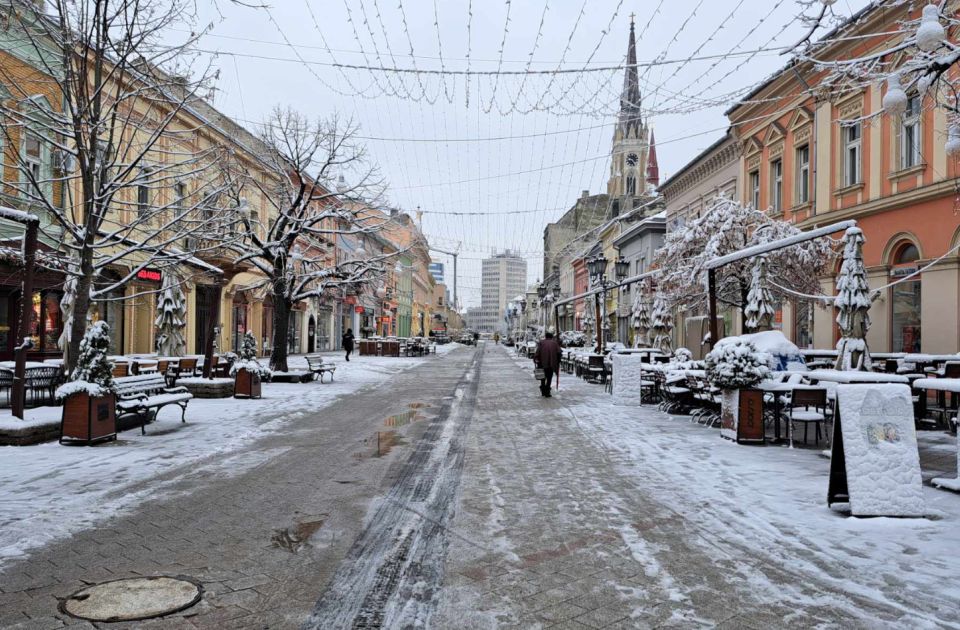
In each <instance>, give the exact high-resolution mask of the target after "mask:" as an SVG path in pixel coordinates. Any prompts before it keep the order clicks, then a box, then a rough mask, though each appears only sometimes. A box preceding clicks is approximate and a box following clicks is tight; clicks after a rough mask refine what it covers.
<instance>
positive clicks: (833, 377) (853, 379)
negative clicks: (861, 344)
mask: <svg viewBox="0 0 960 630" xmlns="http://www.w3.org/2000/svg"><path fill="white" fill-rule="evenodd" d="M805 374H806V376H807V378H809V379H810V381H811V382H813V383H814V384H816V383H819V382H820V381H828V382H831V383H843V384H846V385H849V384H851V383H858V384H859V383H902V384H904V385H909V384H910V379H908V378H907V377H906V376H904V375H903V374H886V373H884V372H862V371H860V370H810V371H809V372H805Z"/></svg>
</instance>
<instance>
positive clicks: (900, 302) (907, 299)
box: [890, 243, 922, 352]
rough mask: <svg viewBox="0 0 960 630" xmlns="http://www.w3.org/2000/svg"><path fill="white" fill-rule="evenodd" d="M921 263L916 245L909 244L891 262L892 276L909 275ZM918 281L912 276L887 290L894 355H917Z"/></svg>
mask: <svg viewBox="0 0 960 630" xmlns="http://www.w3.org/2000/svg"><path fill="white" fill-rule="evenodd" d="M919 259H920V252H919V250H918V249H917V247H916V246H915V245H913V244H912V243H908V244H905V245H903V246H902V247H900V249H899V250H897V253H896V255H895V256H894V259H893V267H894V274H895V275H909V274H910V273H912V272H913V269H914V268H915V267H916V262H917V261H918V260H919ZM921 290H922V289H921V280H920V277H919V276H913V277H911V278H910V279H909V280H905V281H903V282H899V283H898V284H895V285H893V286H892V287H890V308H891V326H890V328H891V336H892V340H891V349H892V350H893V352H920V340H921V339H920V337H921V335H920V332H921V323H920V301H921Z"/></svg>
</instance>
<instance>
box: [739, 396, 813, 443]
mask: <svg viewBox="0 0 960 630" xmlns="http://www.w3.org/2000/svg"><path fill="white" fill-rule="evenodd" d="M754 389H759V390H760V391H762V392H766V393H768V394H770V396H771V398H773V441H774V442H775V443H778V442H780V441H781V439H780V414H781V413H782V411H783V400H784V398H786V397H787V394H790V393H792V392H793V391H794V390H797V389H820V388H819V387H815V386H813V385H807V384H806V383H783V382H780V381H760V382H759V383H757V384H756V385H754ZM792 431H793V429H792V428H791V427H790V423H789V422H787V436H788V437H789V436H790V433H791V432H792Z"/></svg>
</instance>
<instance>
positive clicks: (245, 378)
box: [233, 368, 260, 398]
mask: <svg viewBox="0 0 960 630" xmlns="http://www.w3.org/2000/svg"><path fill="white" fill-rule="evenodd" d="M233 397H234V398H260V375H259V374H258V373H256V372H248V371H247V370H246V369H244V368H240V369H239V370H237V376H236V379H235V380H234V382H233Z"/></svg>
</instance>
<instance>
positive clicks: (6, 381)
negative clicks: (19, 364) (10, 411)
mask: <svg viewBox="0 0 960 630" xmlns="http://www.w3.org/2000/svg"><path fill="white" fill-rule="evenodd" d="M4 390H6V392H7V406H8V407H9V406H10V394H11V392H12V390H13V371H11V370H0V392H2V391H4Z"/></svg>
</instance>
